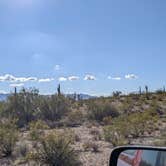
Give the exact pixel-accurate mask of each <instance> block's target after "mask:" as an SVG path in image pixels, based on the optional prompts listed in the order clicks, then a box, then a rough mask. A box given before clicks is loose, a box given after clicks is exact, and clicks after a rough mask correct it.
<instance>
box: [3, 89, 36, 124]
mask: <svg viewBox="0 0 166 166" xmlns="http://www.w3.org/2000/svg"><path fill="white" fill-rule="evenodd" d="M38 96H39V95H38V90H36V89H24V88H23V89H22V90H21V91H20V92H19V93H15V94H13V95H11V96H9V97H8V99H7V102H6V103H5V104H6V108H5V109H4V111H3V116H4V117H8V118H12V119H17V125H18V127H24V126H26V125H28V123H29V122H31V121H32V120H33V119H34V118H35V117H34V111H35V110H36V108H37V105H36V103H35V102H36V100H37V98H38Z"/></svg>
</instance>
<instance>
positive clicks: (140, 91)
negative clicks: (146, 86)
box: [139, 86, 142, 95]
mask: <svg viewBox="0 0 166 166" xmlns="http://www.w3.org/2000/svg"><path fill="white" fill-rule="evenodd" d="M139 94H140V95H141V94H142V89H141V86H140V87H139Z"/></svg>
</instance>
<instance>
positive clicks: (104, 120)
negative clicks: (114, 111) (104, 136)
mask: <svg viewBox="0 0 166 166" xmlns="http://www.w3.org/2000/svg"><path fill="white" fill-rule="evenodd" d="M103 122H104V125H111V124H112V117H111V116H108V117H105V118H104V119H103Z"/></svg>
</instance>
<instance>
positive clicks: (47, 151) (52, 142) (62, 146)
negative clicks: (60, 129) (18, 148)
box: [34, 133, 80, 166]
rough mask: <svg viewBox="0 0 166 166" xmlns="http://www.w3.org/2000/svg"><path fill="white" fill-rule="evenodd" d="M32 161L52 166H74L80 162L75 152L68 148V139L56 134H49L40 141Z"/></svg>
mask: <svg viewBox="0 0 166 166" xmlns="http://www.w3.org/2000/svg"><path fill="white" fill-rule="evenodd" d="M40 143H41V146H40V148H39V149H37V153H36V154H35V155H34V159H35V160H36V161H38V162H39V163H40V164H48V165H52V166H60V165H63V166H76V165H79V164H80V162H79V160H78V156H77V154H76V152H75V151H74V150H73V149H72V148H71V146H70V139H68V138H67V137H65V136H64V135H61V134H58V133H51V134H49V135H47V136H45V137H43V139H41V142H40Z"/></svg>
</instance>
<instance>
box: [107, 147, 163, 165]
mask: <svg viewBox="0 0 166 166" xmlns="http://www.w3.org/2000/svg"><path fill="white" fill-rule="evenodd" d="M110 166H166V148H159V147H145V146H142V147H141V146H138V147H136V146H135V147H134V146H129V147H118V148H116V149H114V150H113V151H112V154H111V158H110Z"/></svg>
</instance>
